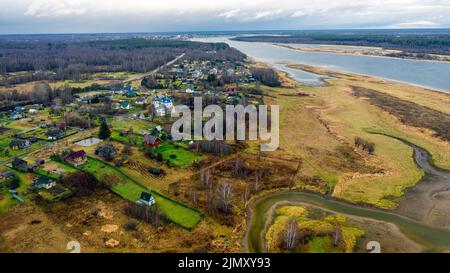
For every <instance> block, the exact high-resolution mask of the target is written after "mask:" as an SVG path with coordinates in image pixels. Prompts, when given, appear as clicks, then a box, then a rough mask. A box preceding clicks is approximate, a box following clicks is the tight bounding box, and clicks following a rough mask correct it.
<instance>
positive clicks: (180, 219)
mask: <svg viewBox="0 0 450 273" xmlns="http://www.w3.org/2000/svg"><path fill="white" fill-rule="evenodd" d="M77 168H78V169H80V170H82V171H85V172H87V173H90V174H92V175H94V176H95V177H96V178H97V179H99V180H101V179H102V178H103V177H105V175H107V174H115V175H116V176H117V177H118V178H120V179H121V180H122V181H123V183H119V184H117V185H113V186H111V190H112V191H113V192H115V193H116V194H118V195H119V196H121V197H123V198H124V199H126V200H129V201H131V202H133V203H135V202H136V201H138V200H139V198H140V195H141V193H142V192H144V191H146V192H151V193H152V194H153V196H154V197H155V199H156V204H157V206H158V208H159V209H160V210H161V212H162V213H163V214H164V215H165V216H166V217H167V218H168V219H170V220H171V221H172V222H174V223H175V224H177V225H179V226H181V227H183V228H185V229H188V230H192V229H193V228H195V227H196V226H197V224H198V223H200V221H201V220H202V218H203V214H202V213H201V212H199V211H197V210H194V209H192V208H189V207H187V206H185V205H183V204H181V203H179V202H177V201H175V200H173V199H171V198H169V197H167V196H165V195H162V194H161V193H159V192H156V191H153V190H150V189H148V188H147V187H145V186H144V185H142V184H141V183H139V182H138V181H136V180H134V179H132V178H130V177H129V176H127V175H126V174H124V173H123V172H122V171H120V170H119V169H117V168H116V167H114V166H112V165H109V164H107V163H105V162H103V161H101V160H99V159H96V158H93V157H89V160H88V162H86V163H85V164H83V165H80V166H78V167H77Z"/></svg>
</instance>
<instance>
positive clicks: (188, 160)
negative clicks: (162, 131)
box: [153, 143, 201, 168]
mask: <svg viewBox="0 0 450 273" xmlns="http://www.w3.org/2000/svg"><path fill="white" fill-rule="evenodd" d="M153 152H154V153H157V154H162V156H163V159H164V161H168V162H170V165H173V166H176V167H180V168H185V167H189V166H190V165H192V163H194V161H196V160H200V159H201V156H199V155H197V154H195V153H193V152H191V151H189V150H187V149H185V148H183V147H176V146H175V145H173V144H170V143H163V144H161V146H159V147H157V148H155V149H154V150H153Z"/></svg>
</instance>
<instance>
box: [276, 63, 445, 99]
mask: <svg viewBox="0 0 450 273" xmlns="http://www.w3.org/2000/svg"><path fill="white" fill-rule="evenodd" d="M279 64H284V65H286V67H288V68H291V69H298V70H303V71H306V72H309V73H313V74H317V75H318V77H319V78H320V79H322V80H324V79H325V80H326V79H327V78H332V76H330V75H325V76H324V77H320V76H323V74H319V73H318V72H317V71H314V69H324V70H328V71H329V72H332V73H337V74H350V75H355V76H363V77H368V78H372V79H375V80H378V81H383V82H385V83H394V84H395V83H397V84H404V85H409V86H412V87H417V88H421V89H423V90H424V91H427V92H438V93H439V94H445V95H450V90H445V89H439V88H435V87H431V86H425V85H420V84H415V83H410V82H405V81H400V80H394V79H390V78H384V77H379V76H373V75H369V74H364V73H356V72H353V71H348V70H334V69H330V68H326V67H321V66H314V65H309V64H301V63H288V62H279ZM283 72H285V73H288V72H286V71H283ZM291 79H292V80H294V81H296V82H298V81H297V80H296V79H294V78H292V77H291ZM300 83H301V82H300Z"/></svg>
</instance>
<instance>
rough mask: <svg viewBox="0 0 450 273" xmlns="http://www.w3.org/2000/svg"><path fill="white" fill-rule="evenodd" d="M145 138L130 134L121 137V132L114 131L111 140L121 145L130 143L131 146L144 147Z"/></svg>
mask: <svg viewBox="0 0 450 273" xmlns="http://www.w3.org/2000/svg"><path fill="white" fill-rule="evenodd" d="M143 138H144V137H143V136H141V135H138V134H129V135H127V136H121V135H120V132H119V131H113V132H112V133H111V139H112V140H115V141H117V142H121V143H129V144H131V145H137V146H142V140H143Z"/></svg>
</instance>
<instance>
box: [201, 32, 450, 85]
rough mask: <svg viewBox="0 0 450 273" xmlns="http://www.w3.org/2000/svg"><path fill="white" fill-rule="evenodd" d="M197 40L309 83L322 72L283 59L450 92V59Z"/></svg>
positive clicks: (215, 39)
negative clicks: (219, 45) (292, 65)
mask: <svg viewBox="0 0 450 273" xmlns="http://www.w3.org/2000/svg"><path fill="white" fill-rule="evenodd" d="M193 40H195V41H201V42H225V43H228V44H229V45H230V46H232V47H234V48H236V49H238V50H240V51H241V52H243V53H245V54H246V55H248V56H249V57H252V58H254V59H256V60H258V61H262V62H265V63H267V64H270V65H272V66H275V67H276V68H278V69H280V70H282V71H285V72H287V73H289V74H290V75H291V77H292V78H294V79H295V80H297V81H299V82H303V83H306V84H311V85H315V84H320V82H321V81H320V76H318V75H315V74H312V73H307V72H304V71H301V70H296V69H289V68H287V67H286V66H284V65H282V64H280V63H283V62H287V63H299V64H306V65H312V66H320V67H324V68H328V69H331V70H337V71H347V72H353V73H357V74H362V75H369V76H375V77H380V78H384V79H388V80H393V81H399V82H404V83H408V84H411V85H417V86H423V87H428V88H431V89H435V90H440V91H443V92H447V93H450V63H444V62H432V61H418V60H405V59H395V58H381V57H370V56H356V55H343V54H333V53H318V52H300V51H296V50H292V49H288V48H282V47H279V46H275V45H272V44H269V43H251V42H239V41H232V40H229V38H227V37H207V38H195V39H193Z"/></svg>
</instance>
